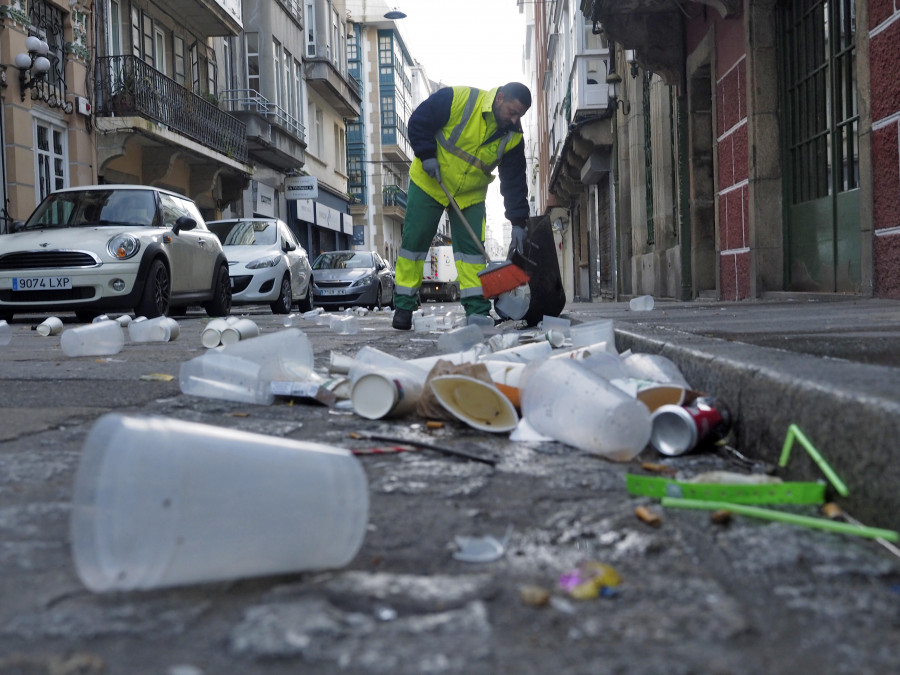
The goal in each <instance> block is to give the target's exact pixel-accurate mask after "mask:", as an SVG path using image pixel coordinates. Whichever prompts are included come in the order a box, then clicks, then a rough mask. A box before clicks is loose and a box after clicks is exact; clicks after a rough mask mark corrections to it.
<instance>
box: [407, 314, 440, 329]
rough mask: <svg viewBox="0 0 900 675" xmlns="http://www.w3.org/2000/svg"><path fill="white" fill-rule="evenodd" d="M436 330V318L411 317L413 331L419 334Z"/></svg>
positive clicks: (432, 316)
mask: <svg viewBox="0 0 900 675" xmlns="http://www.w3.org/2000/svg"><path fill="white" fill-rule="evenodd" d="M437 329H438V318H437V317H436V316H434V315H429V316H416V315H413V330H414V331H417V332H419V333H422V332H429V331H433V330H437Z"/></svg>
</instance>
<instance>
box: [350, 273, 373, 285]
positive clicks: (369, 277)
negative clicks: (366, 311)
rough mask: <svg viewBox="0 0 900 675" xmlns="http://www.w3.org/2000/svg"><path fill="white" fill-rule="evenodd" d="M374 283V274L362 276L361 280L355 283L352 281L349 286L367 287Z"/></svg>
mask: <svg viewBox="0 0 900 675" xmlns="http://www.w3.org/2000/svg"><path fill="white" fill-rule="evenodd" d="M374 281H375V275H374V274H367V275H366V276H364V277H363V278H362V279H357V280H356V281H354V282H353V283H352V284H350V285H351V286H368V285H369V284H371V283H372V282H374Z"/></svg>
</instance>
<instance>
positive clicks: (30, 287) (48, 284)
mask: <svg viewBox="0 0 900 675" xmlns="http://www.w3.org/2000/svg"><path fill="white" fill-rule="evenodd" d="M12 287H13V290H14V291H63V290H69V289H71V288H72V277H13V280H12Z"/></svg>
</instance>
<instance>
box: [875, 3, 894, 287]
mask: <svg viewBox="0 0 900 675" xmlns="http://www.w3.org/2000/svg"><path fill="white" fill-rule="evenodd" d="M869 63H870V72H871V102H872V177H873V185H872V199H873V202H872V219H873V223H872V225H873V227H874V230H875V241H874V245H873V266H874V279H873V287H874V288H873V292H874V294H875V295H876V296H880V297H889V298H900V87H898V86H897V78H896V74H897V71H898V69H900V3H896V2H894V0H870V1H869Z"/></svg>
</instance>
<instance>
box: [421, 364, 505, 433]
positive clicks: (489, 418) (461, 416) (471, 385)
mask: <svg viewBox="0 0 900 675" xmlns="http://www.w3.org/2000/svg"><path fill="white" fill-rule="evenodd" d="M429 386H431V390H432V391H433V392H434V395H435V397H436V398H437V400H438V402H440V404H441V405H442V406H444V408H445V409H446V410H447V412H449V413H450V414H452V415H453V416H454V417H456V418H457V419H458V420H460V421H462V422H465V423H466V424H468V425H469V426H470V427H473V428H475V429H478V430H479V431H488V432H494V433H502V432H507V431H512V430H513V429H515V428H516V425H518V423H519V415H518V413H516V408H515V406H514V405H513V403H512V401H510V400H509V398H507V397H506V396H505V395H504V394H503V393H502V392H501V391H500V390H499V389H498V388H497V387H496V386H494V385H493V384H491V383H488V382H483V381H482V380H479V379H476V378H474V377H469V376H468V375H438V376H437V377H433V378H431V380H430V381H429Z"/></svg>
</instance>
